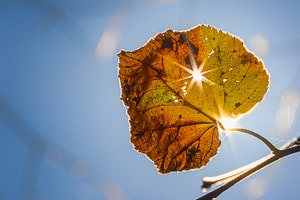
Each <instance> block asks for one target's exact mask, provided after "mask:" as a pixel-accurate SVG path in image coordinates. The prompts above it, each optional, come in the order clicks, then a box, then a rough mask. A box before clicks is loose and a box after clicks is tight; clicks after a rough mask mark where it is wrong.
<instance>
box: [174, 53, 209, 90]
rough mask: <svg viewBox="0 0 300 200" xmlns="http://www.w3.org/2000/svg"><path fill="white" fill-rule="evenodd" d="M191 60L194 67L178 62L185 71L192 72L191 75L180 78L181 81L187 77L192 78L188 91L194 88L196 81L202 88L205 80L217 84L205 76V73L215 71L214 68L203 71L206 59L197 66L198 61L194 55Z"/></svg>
mask: <svg viewBox="0 0 300 200" xmlns="http://www.w3.org/2000/svg"><path fill="white" fill-rule="evenodd" d="M190 61H191V65H192V69H190V68H188V67H185V66H183V65H180V64H178V63H176V65H178V66H179V67H180V68H182V69H183V70H184V71H186V72H188V73H189V74H190V75H189V76H187V77H184V78H182V79H180V81H182V80H186V79H192V80H191V81H190V84H189V86H188V88H187V92H188V91H190V90H191V89H192V87H193V86H194V84H195V83H196V84H197V86H198V87H199V88H200V89H202V87H203V85H202V83H203V82H207V83H209V84H215V83H214V82H212V81H211V80H209V79H208V78H206V77H205V74H207V73H209V72H211V71H213V70H208V71H203V67H204V65H205V61H203V62H202V63H201V64H200V65H199V66H197V62H196V60H195V58H194V57H193V56H190Z"/></svg>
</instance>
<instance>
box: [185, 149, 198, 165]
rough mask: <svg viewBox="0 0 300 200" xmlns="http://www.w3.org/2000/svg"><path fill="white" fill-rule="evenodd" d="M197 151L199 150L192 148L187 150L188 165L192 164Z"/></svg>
mask: <svg viewBox="0 0 300 200" xmlns="http://www.w3.org/2000/svg"><path fill="white" fill-rule="evenodd" d="M198 151H199V150H198V149H197V148H196V147H192V148H191V149H188V151H187V155H186V157H187V162H188V163H191V162H193V160H194V158H195V156H196V154H197V152H198Z"/></svg>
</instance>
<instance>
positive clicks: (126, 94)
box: [124, 84, 131, 97]
mask: <svg viewBox="0 0 300 200" xmlns="http://www.w3.org/2000/svg"><path fill="white" fill-rule="evenodd" d="M130 92H131V87H130V85H128V84H125V85H124V93H125V96H126V97H128V96H129V94H130Z"/></svg>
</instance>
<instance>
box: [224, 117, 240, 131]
mask: <svg viewBox="0 0 300 200" xmlns="http://www.w3.org/2000/svg"><path fill="white" fill-rule="evenodd" d="M238 120H239V118H227V117H222V118H221V120H220V122H221V124H222V125H223V127H224V128H225V130H227V129H231V128H236V127H237V126H238Z"/></svg>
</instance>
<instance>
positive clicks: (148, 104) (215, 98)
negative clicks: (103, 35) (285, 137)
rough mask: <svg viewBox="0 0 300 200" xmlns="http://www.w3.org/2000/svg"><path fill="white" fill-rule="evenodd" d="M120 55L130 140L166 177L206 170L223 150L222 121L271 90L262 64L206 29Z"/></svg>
mask: <svg viewBox="0 0 300 200" xmlns="http://www.w3.org/2000/svg"><path fill="white" fill-rule="evenodd" d="M118 56H119V78H120V83H121V89H122V94H121V99H122V100H123V102H124V104H125V105H126V107H127V113H128V115H129V117H130V119H129V122H130V131H131V142H132V144H133V145H134V147H135V149H136V150H137V151H139V152H142V153H145V154H146V155H147V156H148V157H149V158H150V159H151V160H152V161H153V162H154V163H155V165H156V166H157V168H158V170H159V172H161V173H168V172H171V171H182V170H189V169H197V168H200V167H202V166H204V165H206V164H207V163H208V162H209V160H210V158H211V157H213V156H214V155H216V154H217V152H218V148H219V146H220V140H219V125H220V123H221V121H222V118H236V117H237V116H239V115H241V114H244V113H247V112H249V111H250V110H251V109H252V108H253V107H254V106H255V105H256V104H257V103H258V102H260V101H261V100H262V99H263V96H264V95H265V93H266V92H267V90H268V85H269V75H268V73H267V71H266V69H265V67H264V64H263V62H262V61H261V60H259V59H258V58H257V57H256V56H255V55H254V54H253V53H251V52H249V51H248V50H247V49H246V48H245V46H244V44H243V42H242V41H241V40H240V39H239V38H237V37H235V36H233V35H231V34H229V33H225V32H223V31H221V30H217V29H216V28H214V27H211V26H207V25H201V26H197V27H194V28H192V29H190V30H187V31H181V32H180V31H173V30H167V31H165V32H163V33H159V34H157V35H156V36H155V37H154V38H153V39H150V40H149V41H148V42H147V43H146V44H145V45H144V46H143V47H141V48H139V49H137V50H135V51H132V52H130V51H124V50H123V51H121V52H120V53H119V54H118Z"/></svg>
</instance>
